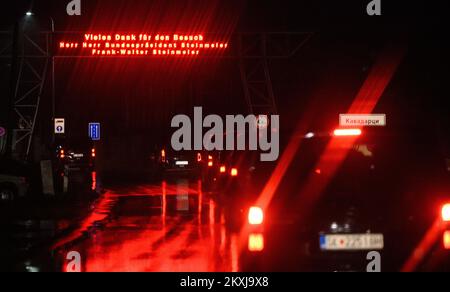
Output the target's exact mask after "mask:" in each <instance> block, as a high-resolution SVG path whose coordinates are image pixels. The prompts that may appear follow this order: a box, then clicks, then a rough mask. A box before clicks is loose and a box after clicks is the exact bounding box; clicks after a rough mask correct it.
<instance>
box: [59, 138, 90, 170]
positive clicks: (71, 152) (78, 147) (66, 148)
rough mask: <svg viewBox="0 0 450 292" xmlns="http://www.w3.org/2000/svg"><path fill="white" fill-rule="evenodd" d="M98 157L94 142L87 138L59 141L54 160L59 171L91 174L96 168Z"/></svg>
mask: <svg viewBox="0 0 450 292" xmlns="http://www.w3.org/2000/svg"><path fill="white" fill-rule="evenodd" d="M96 156H97V153H96V148H95V144H94V142H93V141H91V140H89V139H88V138H85V139H68V140H63V141H59V143H58V144H57V145H56V148H55V157H54V158H55V159H56V162H57V165H58V166H59V167H58V168H59V169H66V170H68V171H69V172H88V173H90V172H92V171H93V170H94V168H95V161H96Z"/></svg>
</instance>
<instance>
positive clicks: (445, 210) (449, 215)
mask: <svg viewBox="0 0 450 292" xmlns="http://www.w3.org/2000/svg"><path fill="white" fill-rule="evenodd" d="M442 220H443V221H445V222H450V204H445V205H444V206H443V207H442Z"/></svg>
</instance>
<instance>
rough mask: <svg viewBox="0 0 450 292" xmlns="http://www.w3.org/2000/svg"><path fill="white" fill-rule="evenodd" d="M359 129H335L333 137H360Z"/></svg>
mask: <svg viewBox="0 0 450 292" xmlns="http://www.w3.org/2000/svg"><path fill="white" fill-rule="evenodd" d="M361 134H362V131H361V129H336V130H334V136H336V137H355V136H361Z"/></svg>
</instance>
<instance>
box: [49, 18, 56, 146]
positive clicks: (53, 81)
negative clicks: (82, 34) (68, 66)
mask: <svg viewBox="0 0 450 292" xmlns="http://www.w3.org/2000/svg"><path fill="white" fill-rule="evenodd" d="M50 20H51V22H52V37H51V54H52V123H54V121H55V115H56V101H55V98H56V97H55V95H56V93H55V91H56V90H55V54H54V52H53V50H54V46H55V44H54V38H55V21H54V19H53V17H50ZM52 128H53V127H52ZM52 133H53V134H52V143H54V142H55V133H54V131H52Z"/></svg>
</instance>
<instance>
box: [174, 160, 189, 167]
mask: <svg viewBox="0 0 450 292" xmlns="http://www.w3.org/2000/svg"><path fill="white" fill-rule="evenodd" d="M175 165H178V166H186V165H189V161H177V162H175Z"/></svg>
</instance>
